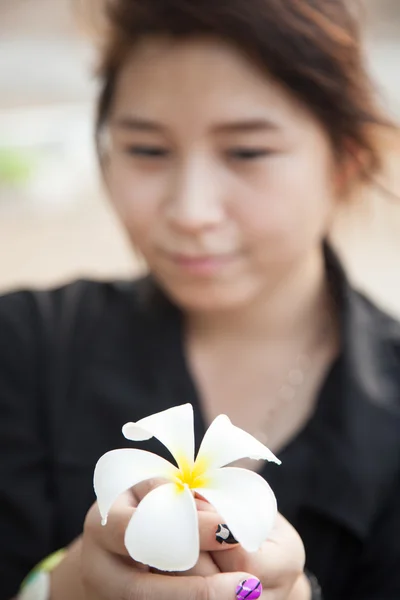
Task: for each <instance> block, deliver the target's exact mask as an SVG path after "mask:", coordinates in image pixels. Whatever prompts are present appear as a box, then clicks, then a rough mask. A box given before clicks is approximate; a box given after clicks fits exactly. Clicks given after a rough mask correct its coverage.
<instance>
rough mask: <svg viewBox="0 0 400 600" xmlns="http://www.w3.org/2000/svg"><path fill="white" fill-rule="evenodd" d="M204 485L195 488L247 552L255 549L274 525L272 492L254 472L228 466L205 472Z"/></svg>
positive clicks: (275, 506)
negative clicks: (205, 482)
mask: <svg viewBox="0 0 400 600" xmlns="http://www.w3.org/2000/svg"><path fill="white" fill-rule="evenodd" d="M207 477H208V481H207V486H206V487H202V488H198V489H197V490H195V491H197V492H198V493H199V494H200V495H201V496H203V497H204V498H205V499H206V500H208V502H210V503H211V504H212V505H213V506H214V508H215V509H216V510H217V512H218V513H219V514H220V515H221V517H222V518H223V521H224V523H226V524H227V525H228V527H229V529H230V530H231V532H232V535H233V536H234V537H235V538H236V539H237V541H238V542H239V543H240V544H241V545H242V546H243V548H244V549H245V550H246V551H247V552H256V551H257V550H258V549H259V547H260V546H261V544H262V543H263V542H264V541H265V540H266V539H267V537H268V535H269V533H270V531H271V529H272V527H273V526H274V523H275V519H276V515H277V505H276V498H275V495H274V492H273V491H272V489H271V488H270V486H269V485H268V483H267V482H266V481H265V479H263V478H262V477H261V476H260V475H258V474H257V473H254V472H253V471H248V470H246V469H239V468H233V467H227V468H225V469H217V470H216V471H214V472H213V473H207Z"/></svg>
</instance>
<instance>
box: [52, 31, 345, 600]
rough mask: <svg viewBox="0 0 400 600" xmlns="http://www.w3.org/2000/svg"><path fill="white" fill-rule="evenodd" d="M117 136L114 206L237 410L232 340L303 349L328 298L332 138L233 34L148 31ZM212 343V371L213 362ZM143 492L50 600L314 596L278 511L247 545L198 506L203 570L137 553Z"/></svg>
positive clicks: (198, 369) (336, 176)
mask: <svg viewBox="0 0 400 600" xmlns="http://www.w3.org/2000/svg"><path fill="white" fill-rule="evenodd" d="M105 139H106V142H107V146H106V148H105V149H104V151H105V153H104V162H103V167H104V173H105V178H106V182H107V186H108V189H109V192H110V198H111V202H112V204H113V206H114V208H115V210H116V212H117V213H118V215H119V217H120V219H121V222H122V224H123V226H124V228H125V230H126V232H127V234H128V235H129V237H130V238H131V240H132V243H134V245H135V247H136V248H138V249H139V251H140V252H141V253H142V255H143V256H144V258H145V260H146V261H147V264H148V265H149V268H150V270H151V272H152V273H153V274H154V276H155V277H156V278H157V280H158V281H159V283H160V284H161V285H162V286H163V288H164V289H165V291H166V292H167V294H169V295H170V297H171V298H172V299H173V300H174V302H176V303H177V304H178V305H179V306H180V307H181V309H182V310H183V311H184V313H185V316H186V326H187V344H188V346H187V350H188V360H189V363H190V366H191V368H192V370H193V372H194V373H195V375H196V378H197V383H198V384H199V387H200V389H201V390H202V391H204V394H203V398H204V408H205V412H206V413H208V415H209V416H210V417H211V416H212V415H211V413H212V410H215V411H216V412H217V413H219V412H222V411H221V410H219V409H220V408H221V402H223V401H222V400H221V398H230V399H231V400H232V399H233V400H232V401H231V404H230V406H229V407H228V408H229V411H228V414H230V416H232V415H233V416H237V417H238V418H240V406H241V405H243V403H242V402H241V401H240V399H237V401H235V396H234V390H229V389H228V388H225V389H224V388H218V385H217V383H215V382H216V381H219V380H221V379H223V371H224V369H223V362H221V361H223V358H226V356H228V359H227V360H228V365H229V364H230V365H231V364H232V362H231V361H232V359H233V358H234V357H235V352H236V353H237V357H240V356H243V354H245V355H248V356H250V357H251V360H250V359H249V362H251V363H254V361H257V360H259V358H260V356H265V355H267V356H269V354H270V353H271V352H270V351H271V348H273V349H274V352H275V354H277V355H278V356H281V355H282V356H283V355H284V354H285V353H286V354H287V353H288V348H289V349H291V352H292V353H293V352H295V351H298V348H299V347H300V346H301V344H300V342H303V341H304V340H303V338H304V339H305V338H306V335H309V332H310V330H311V331H313V328H317V327H318V326H320V324H321V319H320V316H321V314H322V313H323V311H324V310H325V311H326V309H327V294H326V282H325V276H324V265H323V260H322V253H321V241H322V239H323V238H324V236H325V235H326V232H327V231H328V229H329V224H330V221H331V218H332V213H333V210H334V206H335V203H336V201H337V195H338V188H339V182H340V178H341V173H339V171H338V168H337V166H336V165H335V161H334V158H333V153H332V149H331V146H330V143H329V140H328V137H327V134H326V132H325V130H324V129H323V127H322V126H321V125H320V123H319V122H318V121H317V120H316V118H315V117H314V116H313V115H312V114H311V113H310V112H309V111H308V110H307V109H306V108H305V107H303V106H301V105H299V103H298V102H297V101H296V100H295V99H294V98H293V97H292V96H291V95H290V93H289V92H288V91H286V90H285V89H284V88H283V87H282V86H280V85H279V84H278V83H276V82H275V81H273V80H272V79H270V78H269V77H268V75H267V74H265V73H262V72H261V71H260V70H259V69H258V68H257V67H256V66H255V65H253V64H252V63H251V62H249V61H248V60H247V59H246V58H244V57H243V56H242V55H241V54H240V52H238V51H237V50H236V49H234V48H233V47H231V46H230V45H229V44H225V43H223V42H222V41H219V40H213V39H191V40H188V41H185V42H179V43H178V42H171V41H170V40H167V39H160V38H154V39H152V38H149V39H146V40H144V41H143V42H141V43H140V44H139V45H138V46H137V47H136V48H135V49H134V51H132V53H131V55H130V56H129V57H128V59H127V61H126V63H125V64H124V66H123V68H122V70H121V73H120V77H119V80H118V82H117V89H116V93H115V97H114V102H113V105H112V110H111V114H110V118H109V124H108V129H107V135H106V136H105ZM226 340H229V344H226ZM235 340H237V342H235ZM284 342H285V343H284ZM279 344H280V345H279ZM211 348H217V351H216V352H215V353H214V355H213V364H214V365H217V367H218V365H219V367H220V369H219V370H218V368H217V369H216V375H215V374H214V375H213V374H212V373H211V372H210V366H209V365H208V364H207V356H208V355H209V351H210V349H211ZM244 349H245V350H244ZM271 356H272V354H271ZM323 356H324V360H323V361H322V362H323V364H319V363H318V369H319V371H318V373H317V375H318V374H323V373H324V369H325V368H326V364H328V363H329V357H330V353H329V352H327V353H326V356H325V354H324V355H323ZM325 363H326V364H325ZM282 364H283V363H282ZM260 366H261V363H260ZM275 367H276V365H274V369H275ZM243 371H244V372H243V375H242V376H243V377H244V378H245V379H246V378H247V379H252V377H251V376H250V374H249V371H247V372H246V370H245V369H243ZM267 372H268V371H267ZM316 380H318V377H316ZM264 384H265V381H263V382H261V381H260V382H258V383H257V385H255V388H254V390H251V394H249V395H248V396H247V397H252V396H253V395H254V396H255V397H256V396H257V393H256V392H257V389H258V387H257V386H259V388H260V390H262V391H263V394H262V398H263V399H264V400H265V397H266V394H265V388H264V387H263V385H264ZM306 396H307V398H306V400H304V402H298V403H297V404H298V406H299V407H300V408H299V410H303V413H304V414H303V413H302V417H301V419H300V420H298V421H299V422H297V421H296V418H294V421H293V423H292V429H290V428H289V431H284V432H283V433H282V436H281V438H280V442H282V440H283V439H284V438H285V436H286V438H285V439H287V437H288V436H289V437H290V434H291V433H293V431H295V430H296V428H298V427H299V423H300V422H302V419H304V418H306V417H305V416H304V415H307V410H308V409H309V407H310V406H311V405H312V393H311V392H309V393H308V394H307V395H306ZM242 397H243V395H242ZM260 406H261V405H259V404H257V403H254V405H252V406H251V410H249V404H246V413H247V414H249V413H251V414H253V415H254V419H255V420H259V419H260V415H261V413H260V410H261V408H260ZM292 412H294V413H295V411H293V410H292ZM242 416H243V419H244V418H245V415H242ZM295 416H296V415H295ZM288 420H290V419H289V416H288V415H286V416H285V422H286V421H288ZM240 424H241V425H242V420H241V421H240ZM248 425H249V426H250V423H248ZM243 426H244V425H243ZM245 428H246V427H245ZM277 428H278V429H279V427H277ZM153 484H154V482H152V483H151V484H150V485H153ZM147 491H148V489H147ZM144 493H146V487H144V489H143V488H142V489H141V490H140V489H139V490H136V491H130V492H129V493H127V494H125V495H124V496H122V497H121V499H120V500H119V501H118V502H117V504H116V505H115V507H114V508H113V511H112V513H111V515H110V519H109V525H108V526H107V527H105V528H102V527H101V526H100V516H99V513H98V509H97V506H96V505H94V506H93V508H92V509H91V511H90V512H89V514H88V516H87V520H86V524H85V530H84V534H83V536H82V538H80V539H79V540H78V541H77V542H76V544H75V545H74V546H73V547H72V548H71V551H70V553H69V555H68V557H67V559H66V560H65V561H63V563H62V564H61V565H60V567H59V568H58V569H56V570H55V571H54V572H53V575H52V599H53V600H64V598H67V597H68V598H70V597H71V589H72V586H75V587H74V588H73V590H74V594H73V597H74V598H76V599H77V600H79V599H82V600H83V599H86V600H100V599H101V600H111V599H112V600H116V599H120V600H122V599H125V600H127V599H128V598H129V599H136V598H143V597H146V598H148V600H152V599H153V598H154V599H156V598H157V599H158V598H160V597H162V598H163V599H164V600H168V599H169V598H171V600H172V599H173V600H177V599H179V598H189V597H192V596H193V597H196V600H203V598H204V600H206V599H207V600H210V599H213V598H215V599H216V598H218V600H225V599H226V600H233V598H234V590H235V588H236V585H237V584H238V582H239V581H241V580H242V579H244V578H246V577H248V576H249V575H253V576H257V577H259V578H260V580H261V581H262V583H263V586H264V594H263V598H264V600H309V598H310V589H309V585H308V583H307V580H306V578H305V577H304V575H303V567H304V561H305V554H304V547H303V544H302V541H301V539H300V537H299V535H298V534H297V532H296V531H295V530H294V529H293V527H292V526H291V525H290V524H289V523H288V522H287V521H286V520H285V519H284V518H283V517H282V516H281V515H279V518H278V521H277V524H276V527H275V529H274V531H273V532H272V535H271V537H270V539H269V540H268V541H266V542H265V543H264V545H263V546H262V548H261V549H260V551H259V552H258V553H256V554H252V555H249V554H247V553H246V552H244V551H243V549H242V548H240V547H239V546H225V545H222V546H221V545H219V544H218V543H217V542H216V541H215V531H216V528H217V525H218V523H221V522H223V520H222V518H221V517H220V516H219V515H217V514H216V513H215V512H214V511H213V510H212V508H211V507H209V506H205V505H204V504H203V505H202V504H201V503H200V504H199V506H198V508H199V526H200V538H201V556H200V560H199V563H198V565H197V566H196V567H195V568H194V569H193V571H192V572H191V573H189V574H187V573H185V574H183V575H182V574H179V576H175V577H171V576H170V575H162V574H159V573H157V574H156V573H152V572H150V571H149V570H148V569H147V568H146V567H143V566H142V565H138V564H135V563H134V562H133V561H132V560H131V559H130V558H129V557H128V556H127V555H126V550H125V548H124V544H123V533H124V530H125V527H126V524H127V522H128V520H129V517H130V516H131V514H132V512H133V511H134V510H135V506H136V505H137V502H138V501H139V500H140V497H141V496H142V495H143V494H144ZM67 590H68V591H67Z"/></svg>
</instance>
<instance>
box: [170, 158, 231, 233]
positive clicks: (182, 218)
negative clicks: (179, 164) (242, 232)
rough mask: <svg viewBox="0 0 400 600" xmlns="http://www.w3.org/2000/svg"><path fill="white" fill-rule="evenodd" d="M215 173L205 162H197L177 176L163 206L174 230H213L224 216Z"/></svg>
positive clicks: (220, 192)
mask: <svg viewBox="0 0 400 600" xmlns="http://www.w3.org/2000/svg"><path fill="white" fill-rule="evenodd" d="M222 195H223V193H222V190H221V186H220V183H219V180H218V174H217V173H216V172H215V170H213V169H212V168H210V167H209V166H208V165H207V164H206V163H205V161H202V160H196V161H193V162H192V163H191V164H190V165H186V167H185V168H182V170H180V171H179V172H178V173H176V176H175V181H174V185H173V186H172V189H171V191H170V194H169V199H168V202H167V206H166V211H167V217H168V220H169V221H170V223H171V225H172V226H173V227H175V228H176V229H179V230H181V231H187V232H196V231H201V230H203V229H210V228H215V227H216V226H218V225H219V224H220V223H221V222H222V221H223V220H224V217H225V210H224V202H223V197H222Z"/></svg>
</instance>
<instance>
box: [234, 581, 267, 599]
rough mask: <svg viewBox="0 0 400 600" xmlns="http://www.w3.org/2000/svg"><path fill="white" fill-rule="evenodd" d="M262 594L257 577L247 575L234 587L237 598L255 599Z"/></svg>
mask: <svg viewBox="0 0 400 600" xmlns="http://www.w3.org/2000/svg"><path fill="white" fill-rule="evenodd" d="M261 594H262V585H261V581H260V580H259V579H257V577H249V578H248V579H245V580H244V581H241V582H240V583H239V585H238V586H237V588H236V598H237V599H238V600H257V598H259V597H260V596H261Z"/></svg>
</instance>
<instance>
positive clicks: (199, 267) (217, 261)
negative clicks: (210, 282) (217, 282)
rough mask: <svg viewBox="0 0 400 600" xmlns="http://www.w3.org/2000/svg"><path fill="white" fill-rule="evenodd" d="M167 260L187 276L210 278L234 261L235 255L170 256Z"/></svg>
mask: <svg viewBox="0 0 400 600" xmlns="http://www.w3.org/2000/svg"><path fill="white" fill-rule="evenodd" d="M169 258H170V260H171V261H172V262H173V264H174V265H175V266H176V267H178V269H180V270H181V271H184V272H185V273H187V274H188V275H197V276H205V277H210V276H213V275H216V274H218V273H219V272H220V271H221V270H223V269H225V268H226V267H227V266H229V265H230V264H231V263H232V262H233V261H234V259H235V254H233V253H232V254H227V253H225V254H205V255H197V256H192V255H187V254H170V255H169Z"/></svg>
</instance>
